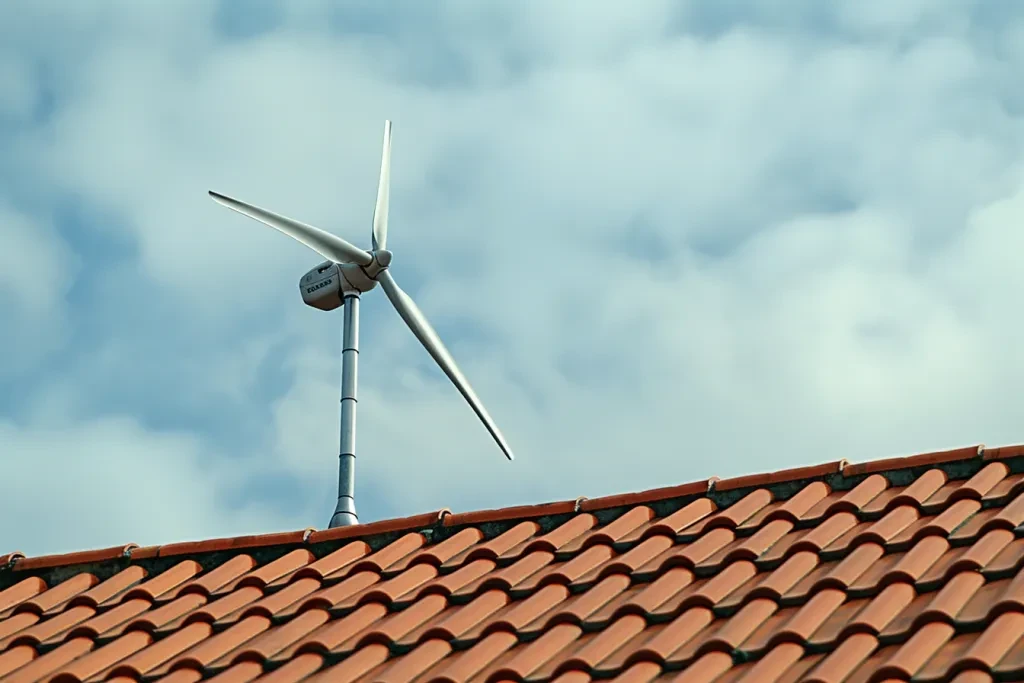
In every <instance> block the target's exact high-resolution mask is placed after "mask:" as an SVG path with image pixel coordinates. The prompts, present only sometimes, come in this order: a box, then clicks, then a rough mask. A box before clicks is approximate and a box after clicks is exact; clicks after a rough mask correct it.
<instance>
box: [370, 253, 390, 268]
mask: <svg viewBox="0 0 1024 683" xmlns="http://www.w3.org/2000/svg"><path fill="white" fill-rule="evenodd" d="M374 256H375V257H376V258H377V263H379V264H380V267H381V268H387V267H388V266H390V265H391V252H390V251H388V250H387V249H381V250H380V251H377V252H375V253H374Z"/></svg>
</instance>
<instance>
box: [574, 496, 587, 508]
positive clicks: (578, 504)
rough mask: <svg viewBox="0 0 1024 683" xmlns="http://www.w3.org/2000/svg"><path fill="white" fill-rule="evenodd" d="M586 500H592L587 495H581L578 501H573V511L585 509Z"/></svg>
mask: <svg viewBox="0 0 1024 683" xmlns="http://www.w3.org/2000/svg"><path fill="white" fill-rule="evenodd" d="M586 500H590V499H589V498H587V497H586V496H580V497H579V498H577V499H576V502H575V503H573V506H572V511H573V512H579V511H580V510H582V509H583V502H584V501H586Z"/></svg>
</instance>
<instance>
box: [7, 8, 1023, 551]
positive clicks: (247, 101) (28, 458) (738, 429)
mask: <svg viewBox="0 0 1024 683" xmlns="http://www.w3.org/2000/svg"><path fill="white" fill-rule="evenodd" d="M1021 73H1024V4H1022V3H1014V2H981V1H980V0H962V1H958V2H943V3H938V2H926V1H924V0H902V1H901V2H898V3H894V2H889V1H888V0H834V1H833V2H830V3H821V2H818V1H817V0H778V1H771V0H748V1H746V2H738V1H731V0H716V1H714V2H709V1H705V2H697V1H696V0H693V1H682V0H675V1H669V0H649V1H637V2H632V3H610V2H607V3H605V2H587V3H583V2H575V3H574V2H562V3H552V2H548V1H547V0H510V1H508V2H498V1H495V2H489V3H476V2H470V1H469V0H450V1H445V2H437V3H420V2H417V1H414V0H394V1H391V2H378V1H371V0H367V1H365V2H363V1H361V2H345V3H341V2H327V1H325V0H297V1H294V2H287V3H286V2H284V1H283V0H259V1H256V0H251V1H250V0H246V1H244V2H243V1H242V0H232V1H229V0H220V1H215V0H178V1H177V2H173V3H156V2H153V3H138V2H134V1H131V0H97V1H96V2H89V3H68V2H58V1H55V0H54V1H51V0H8V1H7V2H4V3H2V4H0V150H2V154H0V465H2V469H0V554H2V553H4V552H8V551H12V550H20V551H23V552H25V553H27V554H30V555H38V554H46V553H60V552H69V551H74V550H82V549H90V548H98V547H108V546H114V545H120V544H127V543H137V544H139V545H143V546H145V545H155V544H160V543H169V542H174V541H183V540H202V539H208V538H214V537H220V536H229V535H242V534H255V533H270V532H274V531H282V530H292V529H303V528H306V527H315V528H325V527H326V526H327V523H328V520H329V519H330V514H331V512H332V511H333V508H334V502H335V498H336V490H337V489H336V487H337V450H338V391H339V380H340V333H341V322H342V315H341V312H340V311H335V312H333V313H325V312H323V311H319V310H316V309H313V308H310V307H307V306H304V305H303V304H302V301H301V297H300V295H299V292H298V280H299V278H300V277H301V276H302V275H303V274H304V273H305V272H306V271H307V270H308V269H310V268H312V267H314V266H315V265H317V264H318V263H319V262H320V261H321V260H322V259H321V258H320V257H319V256H318V255H317V254H315V253H314V252H312V251H309V250H308V249H306V248H305V247H303V246H302V245H300V244H298V243H295V242H293V241H291V240H289V239H288V238H287V237H285V236H283V235H281V234H280V233H277V232H276V231H274V230H271V229H269V228H266V227H264V226H262V225H260V224H259V223H257V222H255V221H252V220H250V219H247V218H245V217H242V216H239V215H238V214H235V213H233V212H231V211H229V210H227V209H225V208H224V207H221V206H219V205H218V204H216V203H215V202H213V201H211V200H210V198H209V197H208V195H207V190H210V189H214V190H217V191H219V192H223V193H226V194H229V195H232V196H235V197H238V198H241V199H244V200H246V201H249V202H253V203H255V204H258V205H261V206H265V207H267V208H269V209H272V210H274V211H277V212H280V213H284V214H287V215H289V216H292V217H294V218H296V219H299V220H302V221H305V222H308V223H313V224H315V225H318V226H320V227H323V228H325V229H328V230H330V231H332V232H335V233H336V234H338V235H341V236H343V237H345V238H346V239H348V240H350V241H352V242H354V243H356V244H357V245H359V246H362V247H368V246H369V244H370V225H371V219H372V214H373V204H374V195H375V192H376V184H377V174H378V172H379V164H380V148H381V135H382V132H383V124H384V120H385V119H390V120H392V121H393V147H392V150H393V151H392V164H393V170H392V186H391V211H390V231H389V240H388V242H389V244H388V246H389V248H390V249H391V250H393V251H394V254H395V256H394V261H393V263H392V266H391V272H392V274H393V275H394V277H395V279H396V280H397V281H398V282H399V283H400V284H401V286H402V287H403V288H404V289H405V290H406V291H407V292H408V293H409V294H410V295H411V296H412V297H413V298H414V299H415V300H416V301H417V303H418V304H419V306H420V307H421V308H422V309H423V311H424V312H425V314H426V315H427V316H428V317H429V318H430V320H431V321H432V323H433V325H434V326H435V327H436V328H437V330H438V332H439V334H440V335H441V337H442V338H443V339H444V340H445V341H446V343H447V344H448V346H449V348H450V349H451V352H452V354H453V355H454V356H455V358H456V359H457V360H458V362H459V364H460V365H461V367H462V370H463V371H464V372H465V374H466V375H467V376H468V377H469V379H470V381H471V382H472V384H473V385H474V387H475V388H476V390H477V392H478V394H479V395H480V396H481V398H482V399H483V401H484V402H485V404H486V405H487V406H488V408H489V410H490V412H491V413H492V415H493V416H494V418H495V420H496V421H497V423H498V424H499V426H500V427H501V429H502V430H503V432H504V433H505V436H506V437H507V438H508V441H509V442H510V444H511V446H512V448H513V450H514V451H515V453H516V460H515V461H514V462H508V461H506V460H505V458H504V457H502V455H501V453H500V451H499V450H498V449H497V447H496V446H495V445H494V443H493V442H492V441H491V440H490V437H489V435H488V434H487V432H486V431H485V429H484V428H483V427H482V425H481V424H480V423H479V422H478V421H477V419H476V417H475V415H474V414H473V412H472V411H471V410H470V409H469V407H468V406H467V405H466V404H465V403H464V402H463V400H462V398H461V396H460V395H459V394H458V392H457V391H456V390H455V389H454V388H453V387H452V385H451V384H450V383H449V382H448V380H447V379H446V378H445V377H444V375H443V374H442V373H441V372H440V371H439V370H438V369H437V368H436V367H435V366H434V365H433V364H432V361H431V360H430V358H429V356H428V355H427V354H426V352H425V351H424V350H423V349H422V347H420V346H419V345H418V343H417V342H416V340H415V338H414V337H413V335H412V334H411V333H410V332H409V330H408V329H407V328H406V327H405V326H404V325H403V323H402V322H401V320H400V318H399V317H398V315H397V314H396V313H395V311H394V310H393V309H392V308H391V307H390V305H389V304H388V301H387V299H386V298H385V297H384V295H383V293H382V292H381V291H379V289H378V290H376V291H372V292H370V293H369V294H367V295H366V296H365V297H364V298H363V302H362V304H363V305H362V323H363V324H362V340H361V342H362V344H361V346H362V350H361V356H360V373H359V374H360V377H359V381H360V385H359V398H360V402H359V416H358V432H357V453H358V471H357V478H356V487H357V507H358V510H359V513H360V518H361V520H362V521H363V522H370V521H375V520H381V519H388V518H393V517H401V516H406V515H412V514H417V513H421V512H426V511H431V510H437V509H440V508H449V509H451V510H453V511H471V510H479V509H488V508H496V507H504V506H510V505H520V504H530V503H543V502H551V501H559V500H566V499H575V498H577V497H579V496H588V497H596V496H601V495H609V494H614V493H624V492H631V491H639V490H644V489H649V488H656V487H662V486H669V485H674V484H682V483H686V482H691V481H697V480H702V479H706V478H708V477H711V476H718V477H722V478H725V477H731V476H738V475H742V474H752V473H759V472H771V471H775V470H779V469H784V468H792V467H799V466H803V465H810V464H818V463H823V462H830V461H834V460H839V459H841V458H847V459H849V460H850V461H852V462H863V461H868V460H875V459H880V458H886V457H893V456H900V455H910V454H915V453H923V452H928V451H933V450H941V449H945V448H954V447H960V446H967V445H973V444H978V443H985V444H988V445H990V446H996V445H1006V444H1014V443H1021V442H1024V419H1022V417H1021V416H1022V412H1021V409H1020V403H1019V397H1018V393H1019V391H1020V389H1019V388H1020V387H1021V386H1022V385H1024V343H1022V342H1024V318H1022V316H1021V315H1020V301H1021V298H1022V296H1024V269H1022V268H1021V267H1020V254H1021V253H1024V163H1022V161H1024V90H1021V88H1020V74H1021Z"/></svg>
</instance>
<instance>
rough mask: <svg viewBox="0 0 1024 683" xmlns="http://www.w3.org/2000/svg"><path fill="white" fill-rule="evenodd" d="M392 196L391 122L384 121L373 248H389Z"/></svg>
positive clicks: (374, 210)
mask: <svg viewBox="0 0 1024 683" xmlns="http://www.w3.org/2000/svg"><path fill="white" fill-rule="evenodd" d="M390 197H391V122H390V121H385V122H384V149H383V151H382V152H381V155H380V182H379V183H378V184H377V205H376V206H375V207H374V209H373V248H374V249H387V243H388V208H389V204H390Z"/></svg>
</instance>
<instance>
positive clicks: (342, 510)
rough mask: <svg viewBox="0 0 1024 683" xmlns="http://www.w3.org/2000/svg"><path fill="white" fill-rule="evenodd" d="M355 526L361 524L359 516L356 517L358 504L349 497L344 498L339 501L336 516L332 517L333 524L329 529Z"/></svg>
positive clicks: (328, 526) (329, 525)
mask: <svg viewBox="0 0 1024 683" xmlns="http://www.w3.org/2000/svg"><path fill="white" fill-rule="evenodd" d="M355 524H359V516H358V515H356V502H355V501H354V500H352V499H351V498H349V497H348V496H342V497H341V498H339V499H338V504H337V505H336V506H335V508H334V514H333V515H332V516H331V523H330V524H328V525H327V528H328V529H334V528H336V527H339V526H353V525H355Z"/></svg>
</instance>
